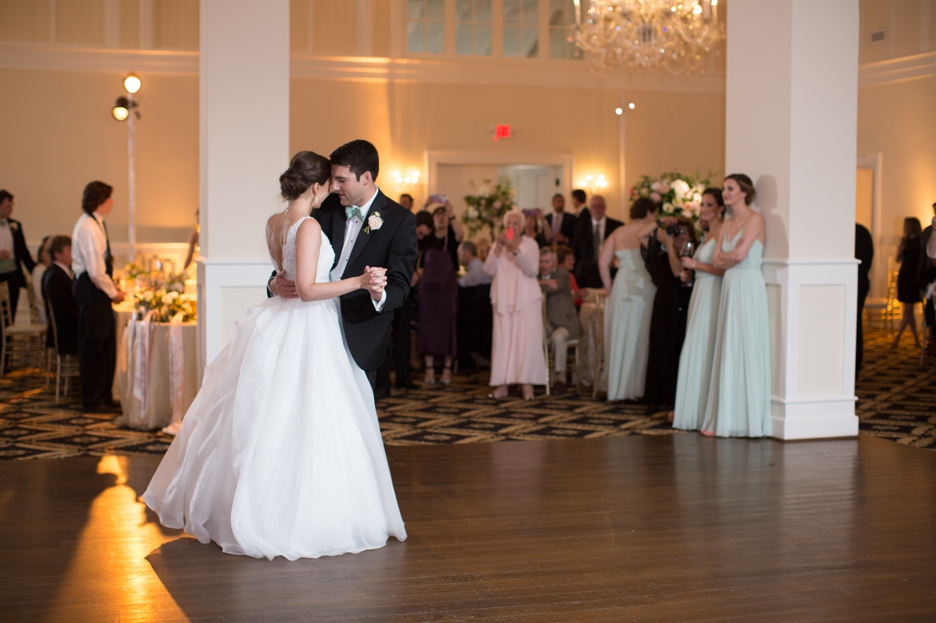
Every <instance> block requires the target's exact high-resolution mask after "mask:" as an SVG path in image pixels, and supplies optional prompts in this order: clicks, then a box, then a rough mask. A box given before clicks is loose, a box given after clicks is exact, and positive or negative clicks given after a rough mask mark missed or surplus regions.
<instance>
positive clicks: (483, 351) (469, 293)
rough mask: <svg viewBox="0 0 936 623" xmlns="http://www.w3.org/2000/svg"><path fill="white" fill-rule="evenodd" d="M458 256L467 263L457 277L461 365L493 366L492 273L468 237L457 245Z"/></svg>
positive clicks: (462, 366) (459, 356)
mask: <svg viewBox="0 0 936 623" xmlns="http://www.w3.org/2000/svg"><path fill="white" fill-rule="evenodd" d="M458 260H459V261H460V262H461V263H462V265H464V266H465V268H466V271H467V272H465V274H464V275H462V276H461V277H459V278H458V367H459V368H461V369H464V370H472V369H476V368H486V367H490V365H491V362H490V359H491V331H492V330H493V326H492V322H493V317H492V314H493V311H492V309H491V277H490V275H488V274H487V273H485V272H484V262H482V261H481V259H480V258H478V246H477V245H476V244H475V243H474V242H471V241H470V240H466V241H464V242H462V243H461V244H460V245H459V246H458Z"/></svg>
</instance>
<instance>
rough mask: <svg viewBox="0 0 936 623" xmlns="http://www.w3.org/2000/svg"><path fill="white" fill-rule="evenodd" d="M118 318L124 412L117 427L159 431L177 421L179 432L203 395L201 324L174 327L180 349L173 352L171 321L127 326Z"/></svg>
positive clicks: (135, 323)
mask: <svg viewBox="0 0 936 623" xmlns="http://www.w3.org/2000/svg"><path fill="white" fill-rule="evenodd" d="M119 320H120V317H119V315H118V327H119V328H118V331H119V335H120V341H119V342H118V344H117V349H118V350H117V379H118V385H119V389H120V405H121V407H122V408H123V416H122V417H121V418H120V419H119V420H118V423H119V424H120V425H123V426H128V427H130V428H135V429H138V430H154V429H161V428H165V427H168V426H170V425H171V424H173V422H175V427H174V428H177V427H178V423H180V422H181V418H182V416H183V415H184V414H185V412H186V411H187V410H188V408H189V406H190V405H191V404H192V401H193V400H194V399H195V394H197V393H198V357H197V348H198V346H197V341H198V333H197V325H196V324H195V323H194V322H192V323H185V324H183V323H180V324H179V325H178V326H177V327H175V330H176V331H177V335H178V336H179V337H180V338H181V339H180V342H181V343H180V346H181V348H176V349H175V351H174V352H171V351H173V348H172V344H171V339H170V333H171V331H172V325H171V323H168V322H154V323H145V322H144V321H142V320H133V319H131V320H129V322H127V323H126V326H124V325H123V324H122V323H120V322H119ZM173 372H175V382H174V381H173V379H172V378H171V377H172V375H173ZM167 432H168V431H167Z"/></svg>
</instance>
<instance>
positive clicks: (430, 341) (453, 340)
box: [418, 201, 465, 385]
mask: <svg viewBox="0 0 936 623" xmlns="http://www.w3.org/2000/svg"><path fill="white" fill-rule="evenodd" d="M432 221H433V232H432V233H431V234H429V235H428V236H425V237H424V238H423V239H422V245H421V251H420V257H419V263H418V266H419V270H420V277H419V301H420V309H419V354H420V355H422V356H423V358H424V360H425V367H426V371H425V382H426V383H427V384H429V385H433V384H435V382H436V377H435V360H436V358H437V357H442V359H443V368H442V377H441V378H440V379H439V381H440V382H441V383H442V384H443V385H448V384H449V383H451V382H452V360H453V358H454V357H455V354H456V349H457V339H458V335H457V332H456V324H457V322H458V244H459V242H461V240H462V238H464V235H465V232H464V229H463V228H462V225H461V223H459V222H458V220H457V219H456V218H455V210H454V208H453V206H452V204H451V203H450V202H448V201H446V202H445V204H444V205H441V206H438V207H436V208H435V209H434V210H433V211H432Z"/></svg>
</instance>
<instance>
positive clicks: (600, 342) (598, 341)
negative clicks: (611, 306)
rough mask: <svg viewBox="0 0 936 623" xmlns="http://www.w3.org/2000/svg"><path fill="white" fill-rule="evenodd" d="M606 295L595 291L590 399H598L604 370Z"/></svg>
mask: <svg viewBox="0 0 936 623" xmlns="http://www.w3.org/2000/svg"><path fill="white" fill-rule="evenodd" d="M607 298H608V295H607V294H605V293H604V292H600V291H596V292H595V303H596V304H597V306H598V313H599V317H598V322H597V323H596V324H595V329H596V330H595V333H596V334H597V335H595V348H596V350H597V353H596V357H595V377H594V381H593V385H592V399H593V400H598V387H599V386H600V385H601V373H602V372H603V371H604V357H605V352H604V314H605V300H606V299H607Z"/></svg>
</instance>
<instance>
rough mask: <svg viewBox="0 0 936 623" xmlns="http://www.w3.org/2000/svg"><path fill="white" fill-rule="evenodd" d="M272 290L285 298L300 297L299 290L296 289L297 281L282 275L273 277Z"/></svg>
mask: <svg viewBox="0 0 936 623" xmlns="http://www.w3.org/2000/svg"><path fill="white" fill-rule="evenodd" d="M270 292H272V293H273V294H275V295H276V296H281V297H283V298H284V299H294V298H298V297H299V291H298V290H297V289H296V282H295V281H290V280H289V279H286V278H285V277H283V276H282V275H277V276H276V277H273V280H272V281H271V282H270Z"/></svg>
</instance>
